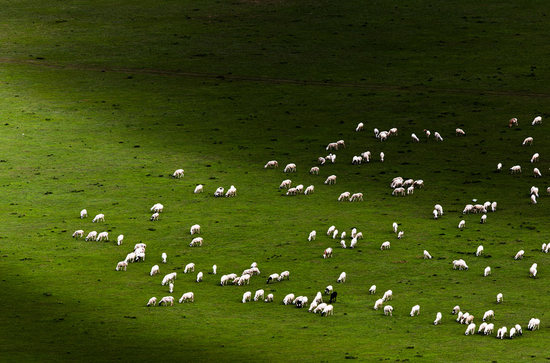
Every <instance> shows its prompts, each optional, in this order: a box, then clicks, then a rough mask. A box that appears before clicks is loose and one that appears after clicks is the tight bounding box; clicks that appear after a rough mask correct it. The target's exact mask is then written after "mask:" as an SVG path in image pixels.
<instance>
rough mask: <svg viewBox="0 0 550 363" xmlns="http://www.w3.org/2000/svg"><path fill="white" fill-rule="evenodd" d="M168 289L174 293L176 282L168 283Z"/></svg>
mask: <svg viewBox="0 0 550 363" xmlns="http://www.w3.org/2000/svg"><path fill="white" fill-rule="evenodd" d="M168 291H169V292H170V293H173V292H174V284H173V283H171V282H170V283H168Z"/></svg>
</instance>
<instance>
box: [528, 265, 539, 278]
mask: <svg viewBox="0 0 550 363" xmlns="http://www.w3.org/2000/svg"><path fill="white" fill-rule="evenodd" d="M529 277H533V278H534V277H537V264H536V263H534V264H532V265H531V267H530V268H529Z"/></svg>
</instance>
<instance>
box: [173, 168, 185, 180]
mask: <svg viewBox="0 0 550 363" xmlns="http://www.w3.org/2000/svg"><path fill="white" fill-rule="evenodd" d="M172 176H173V177H174V178H177V179H180V178H183V169H177V170H176V171H174V174H172Z"/></svg>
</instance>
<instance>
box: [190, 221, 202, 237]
mask: <svg viewBox="0 0 550 363" xmlns="http://www.w3.org/2000/svg"><path fill="white" fill-rule="evenodd" d="M189 233H191V235H193V234H198V233H201V226H199V225H198V224H193V225H192V226H191V228H190V230H189Z"/></svg>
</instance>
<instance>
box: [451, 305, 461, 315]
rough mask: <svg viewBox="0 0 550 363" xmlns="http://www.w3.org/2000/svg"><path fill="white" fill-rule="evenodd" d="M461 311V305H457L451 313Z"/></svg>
mask: <svg viewBox="0 0 550 363" xmlns="http://www.w3.org/2000/svg"><path fill="white" fill-rule="evenodd" d="M459 311H460V306H458V305H455V307H454V308H453V310H452V311H451V314H453V315H455V314H458V313H459Z"/></svg>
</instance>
